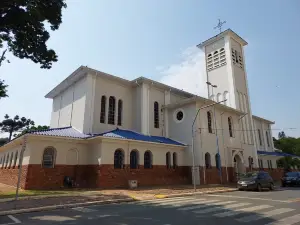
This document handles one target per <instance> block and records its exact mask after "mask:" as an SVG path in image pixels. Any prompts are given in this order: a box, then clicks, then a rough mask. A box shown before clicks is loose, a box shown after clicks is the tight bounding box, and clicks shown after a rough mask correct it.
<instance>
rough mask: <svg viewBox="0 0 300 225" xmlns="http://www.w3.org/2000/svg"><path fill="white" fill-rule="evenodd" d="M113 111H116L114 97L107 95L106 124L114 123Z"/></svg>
mask: <svg viewBox="0 0 300 225" xmlns="http://www.w3.org/2000/svg"><path fill="white" fill-rule="evenodd" d="M115 113H116V98H115V97H113V96H110V97H109V100H108V124H112V125H114V124H115Z"/></svg>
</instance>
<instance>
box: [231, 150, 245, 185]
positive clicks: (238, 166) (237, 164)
mask: <svg viewBox="0 0 300 225" xmlns="http://www.w3.org/2000/svg"><path fill="white" fill-rule="evenodd" d="M233 163H234V173H235V177H236V178H237V179H238V175H239V174H241V173H244V172H245V167H244V163H243V160H242V158H241V156H240V155H239V154H236V155H235V156H234V157H233Z"/></svg>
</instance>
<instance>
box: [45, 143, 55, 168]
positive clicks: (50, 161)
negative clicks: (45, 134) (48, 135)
mask: <svg viewBox="0 0 300 225" xmlns="http://www.w3.org/2000/svg"><path fill="white" fill-rule="evenodd" d="M55 157H56V150H55V149H54V148H52V147H49V148H46V149H45V150H44V154H43V162H42V167H44V168H53V167H54V164H55Z"/></svg>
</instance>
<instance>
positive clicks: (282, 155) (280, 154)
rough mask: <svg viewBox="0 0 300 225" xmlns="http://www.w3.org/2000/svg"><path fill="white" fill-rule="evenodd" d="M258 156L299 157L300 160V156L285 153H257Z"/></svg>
mask: <svg viewBox="0 0 300 225" xmlns="http://www.w3.org/2000/svg"><path fill="white" fill-rule="evenodd" d="M257 154H259V155H271V156H281V157H284V156H290V157H298V158H300V156H298V155H292V154H288V153H284V152H266V151H257Z"/></svg>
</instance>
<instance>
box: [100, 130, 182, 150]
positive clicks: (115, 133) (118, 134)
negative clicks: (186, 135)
mask: <svg viewBox="0 0 300 225" xmlns="http://www.w3.org/2000/svg"><path fill="white" fill-rule="evenodd" d="M94 136H102V137H112V138H121V139H128V140H136V141H146V142H153V143H160V144H169V145H179V146H186V145H185V144H183V143H180V142H178V141H174V140H173V139H170V138H167V137H160V136H151V135H144V134H140V133H138V132H134V131H131V130H123V129H119V128H117V129H115V130H112V131H108V132H105V133H102V134H98V135H94Z"/></svg>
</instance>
